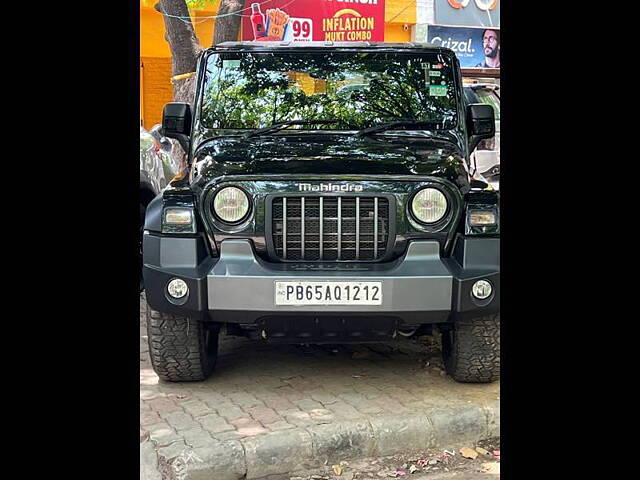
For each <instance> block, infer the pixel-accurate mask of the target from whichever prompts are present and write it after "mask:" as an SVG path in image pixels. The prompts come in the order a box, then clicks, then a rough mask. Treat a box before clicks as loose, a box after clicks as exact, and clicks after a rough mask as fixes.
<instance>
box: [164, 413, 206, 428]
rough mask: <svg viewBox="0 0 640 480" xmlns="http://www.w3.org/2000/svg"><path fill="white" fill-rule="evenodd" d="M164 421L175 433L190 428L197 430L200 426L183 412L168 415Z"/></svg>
mask: <svg viewBox="0 0 640 480" xmlns="http://www.w3.org/2000/svg"><path fill="white" fill-rule="evenodd" d="M165 421H166V422H167V423H168V424H169V425H171V426H172V427H173V428H175V429H176V431H178V432H180V431H181V430H189V429H191V428H198V427H200V424H199V423H198V422H196V421H195V420H194V419H193V417H192V416H191V415H188V414H186V413H184V412H173V413H169V414H167V415H166V417H165Z"/></svg>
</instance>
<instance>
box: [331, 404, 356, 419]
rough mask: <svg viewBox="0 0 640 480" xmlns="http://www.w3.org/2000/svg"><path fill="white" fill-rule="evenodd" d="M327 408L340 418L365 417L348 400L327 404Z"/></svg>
mask: <svg viewBox="0 0 640 480" xmlns="http://www.w3.org/2000/svg"><path fill="white" fill-rule="evenodd" d="M327 408H328V409H329V410H331V411H332V412H333V414H334V415H335V416H336V417H338V418H340V419H346V420H356V419H358V418H362V417H364V415H363V414H362V413H360V412H359V411H358V410H356V408H355V407H353V406H352V405H349V404H348V403H346V402H336V403H334V404H331V405H327Z"/></svg>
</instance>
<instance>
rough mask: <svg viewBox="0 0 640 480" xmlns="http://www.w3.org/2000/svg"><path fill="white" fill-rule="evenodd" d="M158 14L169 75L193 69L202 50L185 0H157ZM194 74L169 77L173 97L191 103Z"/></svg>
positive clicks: (180, 73) (192, 99) (188, 71)
mask: <svg viewBox="0 0 640 480" xmlns="http://www.w3.org/2000/svg"><path fill="white" fill-rule="evenodd" d="M154 8H155V9H156V10H157V11H158V12H160V13H162V17H163V19H164V26H165V39H166V40H167V42H168V43H169V49H170V50H171V66H172V72H173V76H174V77H176V76H177V75H183V74H189V73H192V72H195V71H196V63H197V59H198V55H199V54H200V52H201V51H202V47H200V43H199V42H198V38H197V37H196V33H195V31H194V29H193V24H192V23H191V17H189V9H188V7H187V4H186V2H185V0H159V1H158V3H157V4H156V5H155V7H154ZM194 93H195V76H190V77H185V78H181V79H174V80H173V99H174V100H175V101H177V102H187V103H193V101H194V98H193V97H194Z"/></svg>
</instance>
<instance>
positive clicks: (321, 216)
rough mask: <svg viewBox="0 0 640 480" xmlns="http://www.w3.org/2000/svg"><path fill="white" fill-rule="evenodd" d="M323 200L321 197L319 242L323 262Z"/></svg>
mask: <svg viewBox="0 0 640 480" xmlns="http://www.w3.org/2000/svg"><path fill="white" fill-rule="evenodd" d="M322 200H323V198H322V197H320V240H319V249H320V260H322V258H323V257H322V245H323V244H324V236H323V233H324V232H323V230H324V229H323V223H324V218H323V217H324V208H323V207H324V205H323V203H322Z"/></svg>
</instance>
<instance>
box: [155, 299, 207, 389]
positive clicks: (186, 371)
mask: <svg viewBox="0 0 640 480" xmlns="http://www.w3.org/2000/svg"><path fill="white" fill-rule="evenodd" d="M219 331H220V330H219V328H217V326H216V325H209V324H205V323H204V322H201V321H198V320H194V319H191V318H189V317H182V316H178V315H172V314H169V313H161V312H157V311H155V310H153V309H152V308H151V307H150V306H149V305H148V304H147V335H148V338H149V355H150V357H151V364H152V365H153V369H154V370H155V372H156V373H157V374H158V376H159V377H160V378H161V379H162V380H165V381H167V382H193V381H199V380H205V379H206V378H208V377H209V375H211V372H212V371H213V368H214V367H215V365H216V360H217V358H218V336H219Z"/></svg>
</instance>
